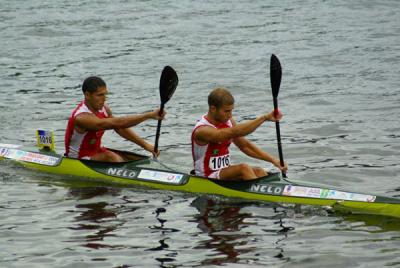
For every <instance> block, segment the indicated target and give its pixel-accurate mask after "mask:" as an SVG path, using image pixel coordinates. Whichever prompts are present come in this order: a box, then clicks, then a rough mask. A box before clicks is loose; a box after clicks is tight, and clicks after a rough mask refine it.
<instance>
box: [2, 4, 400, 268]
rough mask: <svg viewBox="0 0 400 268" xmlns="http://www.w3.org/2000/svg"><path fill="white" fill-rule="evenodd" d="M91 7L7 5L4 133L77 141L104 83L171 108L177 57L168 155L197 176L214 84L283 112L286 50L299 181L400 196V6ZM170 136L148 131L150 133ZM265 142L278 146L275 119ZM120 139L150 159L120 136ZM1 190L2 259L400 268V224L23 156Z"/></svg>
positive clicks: (120, 104)
mask: <svg viewBox="0 0 400 268" xmlns="http://www.w3.org/2000/svg"><path fill="white" fill-rule="evenodd" d="M86 2H87V3H85V2H83V1H77V0H70V1H59V0H51V1H32V0H30V1H5V0H2V1H1V3H0V95H1V101H0V109H1V113H0V124H1V130H0V142H1V143H12V144H22V145H25V146H31V145H33V144H34V142H35V137H34V131H35V129H38V128H44V129H51V130H54V132H55V136H56V140H57V145H56V146H57V149H58V150H59V151H62V150H63V135H64V129H65V126H66V121H67V119H68V116H69V114H70V112H71V110H72V109H73V108H74V107H75V106H76V104H77V103H78V102H79V101H80V100H81V98H82V94H81V91H80V85H81V83H82V81H83V79H84V78H85V77H87V76H89V75H94V74H95V75H99V76H101V77H103V78H104V80H105V81H106V82H107V84H108V87H109V90H110V92H111V94H110V96H109V104H110V106H111V107H112V110H113V113H114V114H116V115H123V114H129V113H139V112H144V111H148V110H151V109H154V108H156V107H157V106H158V105H159V96H158V83H159V77H160V73H161V70H162V68H163V67H164V66H165V65H171V66H172V67H173V68H174V69H175V70H176V71H177V73H178V75H179V79H180V82H179V86H178V89H177V91H176V92H175V94H174V96H173V98H172V99H171V100H170V102H169V103H168V104H167V112H168V114H167V120H166V121H164V122H163V125H162V134H161V138H160V147H161V150H162V154H161V156H160V160H161V161H162V162H165V163H168V164H169V165H170V166H172V167H175V168H176V169H178V170H181V171H185V172H187V171H188V170H190V168H191V165H192V163H191V153H190V131H191V128H192V127H193V125H194V122H195V120H196V119H197V118H199V117H200V116H201V115H202V114H203V113H205V112H206V109H207V103H206V97H207V95H208V93H209V91H210V90H211V89H213V88H214V87H216V86H224V87H226V88H228V89H230V90H231V91H232V93H233V94H234V96H235V98H236V109H235V111H234V117H235V118H236V120H237V121H239V122H240V121H244V120H246V119H249V118H253V117H255V116H257V115H259V114H261V113H265V112H268V111H270V110H271V109H272V96H271V92H270V81H269V58H270V55H271V54H272V53H274V54H276V55H277V56H278V57H279V58H280V60H281V63H282V68H283V77H282V84H281V90H280V94H279V105H280V108H281V110H282V112H283V113H284V119H283V120H282V122H281V133H282V143H283V153H284V157H285V161H287V162H288V164H289V173H288V175H289V177H290V178H291V179H298V180H305V181H310V182H317V183H324V184H330V185H335V186H338V187H342V188H346V189H354V190H358V191H361V192H372V193H376V194H382V195H387V196H399V195H400V194H399V192H400V176H399V172H400V164H399V159H400V158H399V157H400V134H399V132H400V122H399V116H398V114H399V111H400V73H399V62H400V16H399V9H400V2H398V1H368V0H363V1H361V0H356V1H341V0H340V1H311V0H310V1H261V0H260V1H244V2H243V1H242V2H238V1H192V0H185V1H130V0H117V1H86ZM246 2H248V3H246ZM155 130H156V122H154V121H153V122H146V123H144V124H141V125H140V126H137V127H136V128H135V131H136V132H137V133H139V134H140V135H142V136H143V137H146V139H148V140H149V141H151V142H153V141H154V135H155ZM249 139H250V140H252V141H253V142H255V143H256V144H257V145H259V146H260V147H261V148H263V149H265V150H267V151H268V152H270V153H272V154H274V155H277V150H276V138H275V129H274V125H273V124H270V123H269V124H265V125H263V126H262V127H260V128H259V129H258V130H257V131H256V132H255V133H253V134H251V135H250V136H249ZM104 144H105V145H107V146H111V147H114V148H119V149H130V150H137V151H139V152H142V151H141V150H140V149H139V148H138V147H137V146H135V145H132V144H130V143H128V142H127V141H123V140H122V139H120V138H119V137H118V136H117V135H116V134H115V133H112V132H109V133H108V134H106V136H105V138H104ZM232 154H233V161H234V162H242V161H246V162H249V163H252V164H255V165H264V166H267V167H268V166H269V165H268V164H265V163H262V162H261V161H256V160H251V159H249V158H247V157H245V156H244V155H243V154H241V153H240V152H238V150H235V149H233V150H232ZM0 182H1V187H0V209H1V213H0V248H1V250H0V266H1V267H199V266H201V267H218V266H229V267H249V266H251V267H266V266H267V267H400V257H399V256H400V223H399V220H397V219H391V218H385V217H374V216H367V215H346V214H340V213H335V212H332V211H330V210H329V209H328V208H316V207H310V206H300V207H297V206H296V207H295V206H292V205H280V206H276V205H274V204H267V203H260V202H244V201H238V200H231V199H222V198H218V197H209V196H200V195H189V194H184V193H176V192H167V191H156V190H150V189H135V188H118V187H115V186H112V185H106V184H89V183H87V182H85V181H83V180H81V179H78V180H73V179H71V178H66V177H63V176H54V175H46V174H40V173H35V172H32V171H27V170H24V169H22V168H19V167H16V166H13V165H11V164H7V163H1V166H0Z"/></svg>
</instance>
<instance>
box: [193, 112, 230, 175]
mask: <svg viewBox="0 0 400 268" xmlns="http://www.w3.org/2000/svg"><path fill="white" fill-rule="evenodd" d="M204 126H209V127H213V128H216V129H222V128H229V127H232V122H231V120H229V121H228V122H226V123H221V124H218V125H213V124H212V123H210V122H209V121H208V120H207V118H206V116H205V115H203V116H202V118H201V119H200V120H198V121H197V123H196V125H195V126H194V128H193V131H192V138H191V140H192V156H193V162H194V171H195V174H196V175H198V176H204V177H208V176H209V175H210V174H212V173H213V172H216V171H218V170H220V169H223V168H225V167H228V166H229V164H230V155H229V146H230V144H231V143H232V140H227V141H223V142H219V143H211V142H210V143H208V144H204V145H201V144H198V143H197V142H196V140H195V139H194V133H195V131H196V130H197V129H198V128H200V127H204Z"/></svg>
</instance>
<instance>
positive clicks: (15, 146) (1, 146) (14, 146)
mask: <svg viewBox="0 0 400 268" xmlns="http://www.w3.org/2000/svg"><path fill="white" fill-rule="evenodd" d="M20 147H21V145H17V144H7V143H0V148H8V149H17V148H20Z"/></svg>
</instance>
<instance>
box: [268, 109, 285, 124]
mask: <svg viewBox="0 0 400 268" xmlns="http://www.w3.org/2000/svg"><path fill="white" fill-rule="evenodd" d="M282 117H283V114H282V113H281V111H279V110H277V113H275V111H274V110H272V111H271V112H270V113H268V114H266V115H265V120H266V121H272V122H277V121H279V120H281V119H282Z"/></svg>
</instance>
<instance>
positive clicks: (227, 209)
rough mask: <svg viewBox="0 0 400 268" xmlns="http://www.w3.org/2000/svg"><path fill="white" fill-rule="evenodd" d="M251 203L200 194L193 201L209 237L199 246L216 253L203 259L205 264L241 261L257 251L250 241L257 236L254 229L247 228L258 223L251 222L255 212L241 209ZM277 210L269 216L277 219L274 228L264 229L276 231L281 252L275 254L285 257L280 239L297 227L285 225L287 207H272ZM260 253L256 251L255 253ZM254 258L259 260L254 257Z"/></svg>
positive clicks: (277, 244)
mask: <svg viewBox="0 0 400 268" xmlns="http://www.w3.org/2000/svg"><path fill="white" fill-rule="evenodd" d="M246 204H247V205H249V204H250V205H251V203H244V202H240V203H232V202H223V201H221V200H218V199H215V198H208V197H204V196H202V197H198V198H196V199H195V200H194V201H193V202H192V206H194V207H195V208H196V209H197V210H198V211H199V214H198V215H196V216H195V221H196V222H197V223H198V225H197V227H198V228H199V229H200V230H201V231H203V232H204V233H207V234H208V236H209V237H210V239H207V240H205V241H200V242H199V243H198V246H197V247H196V248H197V249H212V250H213V251H215V252H216V253H213V254H212V255H211V256H209V258H207V259H205V260H204V261H202V265H223V264H226V263H237V262H239V261H240V260H241V259H242V258H243V257H244V256H245V255H246V253H250V252H253V251H257V250H258V249H257V248H256V247H254V246H251V244H252V243H253V242H254V241H257V240H258V238H257V236H255V235H254V234H253V233H251V232H249V231H246V229H249V227H251V226H252V225H254V226H257V225H258V223H257V222H252V221H251V219H252V218H253V217H254V215H253V214H252V213H249V212H244V211H242V209H243V208H246ZM272 209H273V211H274V213H273V214H272V215H271V216H268V217H266V218H269V219H270V220H274V221H273V224H274V226H271V227H270V228H271V229H268V230H267V229H263V231H264V232H266V233H271V232H272V233H273V235H274V236H275V238H274V239H276V242H275V245H276V250H278V252H279V253H278V254H277V255H276V256H274V257H275V258H279V259H283V258H284V253H283V252H284V250H283V248H282V247H281V246H280V243H281V241H283V240H284V239H285V238H286V237H287V233H288V232H289V231H293V230H294V227H291V226H285V223H284V217H285V215H286V213H285V211H279V209H277V208H276V207H273V208H272ZM256 256H257V255H256ZM252 261H257V259H253V260H252Z"/></svg>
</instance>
